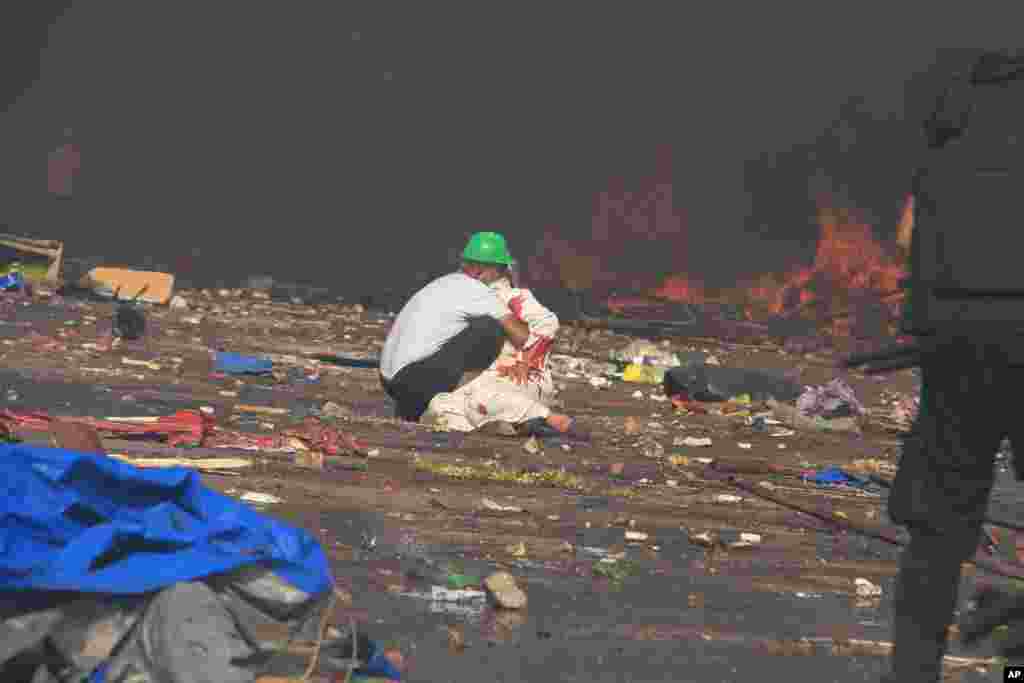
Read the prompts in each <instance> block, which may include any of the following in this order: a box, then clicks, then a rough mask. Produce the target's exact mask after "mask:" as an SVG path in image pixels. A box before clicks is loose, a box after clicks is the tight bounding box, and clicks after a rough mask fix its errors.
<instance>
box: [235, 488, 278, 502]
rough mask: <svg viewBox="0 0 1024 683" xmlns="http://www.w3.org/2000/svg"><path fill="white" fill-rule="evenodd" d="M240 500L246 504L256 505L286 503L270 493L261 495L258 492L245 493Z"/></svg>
mask: <svg viewBox="0 0 1024 683" xmlns="http://www.w3.org/2000/svg"><path fill="white" fill-rule="evenodd" d="M238 499H239V500H244V501H245V502H246V503H254V504H256V505H273V504H275V503H283V502H284V501H283V500H282V499H280V498H278V497H277V496H273V495H271V494H269V493H259V492H258V491H245V492H243V493H242V495H240V496H239V497H238Z"/></svg>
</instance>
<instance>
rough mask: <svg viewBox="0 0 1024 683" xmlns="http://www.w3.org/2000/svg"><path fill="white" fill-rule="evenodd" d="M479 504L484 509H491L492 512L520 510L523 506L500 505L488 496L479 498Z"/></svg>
mask: <svg viewBox="0 0 1024 683" xmlns="http://www.w3.org/2000/svg"><path fill="white" fill-rule="evenodd" d="M480 504H481V505H483V506H484V509H486V510H491V511H492V512H522V511H523V508H521V507H516V506H514V505H501V504H500V503H495V502H494V501H493V500H491V499H490V498H483V499H481V500H480Z"/></svg>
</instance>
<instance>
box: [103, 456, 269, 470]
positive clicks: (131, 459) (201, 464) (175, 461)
mask: <svg viewBox="0 0 1024 683" xmlns="http://www.w3.org/2000/svg"><path fill="white" fill-rule="evenodd" d="M109 456H110V457H111V458H115V459H117V460H120V461H121V462H126V463H128V464H129V465H135V466H136V467H191V468H192V469H196V470H237V469H243V468H246V467H252V461H251V460H245V459H243V458H139V457H135V456H131V455H128V454H126V453H110V454H109Z"/></svg>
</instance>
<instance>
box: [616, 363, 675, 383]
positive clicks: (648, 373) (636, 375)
mask: <svg viewBox="0 0 1024 683" xmlns="http://www.w3.org/2000/svg"><path fill="white" fill-rule="evenodd" d="M622 381H623V382H635V383H640V384H661V383H662V382H664V381H665V368H664V367H657V366H654V365H637V364H636V363H630V364H629V365H627V366H626V367H625V369H623V371H622Z"/></svg>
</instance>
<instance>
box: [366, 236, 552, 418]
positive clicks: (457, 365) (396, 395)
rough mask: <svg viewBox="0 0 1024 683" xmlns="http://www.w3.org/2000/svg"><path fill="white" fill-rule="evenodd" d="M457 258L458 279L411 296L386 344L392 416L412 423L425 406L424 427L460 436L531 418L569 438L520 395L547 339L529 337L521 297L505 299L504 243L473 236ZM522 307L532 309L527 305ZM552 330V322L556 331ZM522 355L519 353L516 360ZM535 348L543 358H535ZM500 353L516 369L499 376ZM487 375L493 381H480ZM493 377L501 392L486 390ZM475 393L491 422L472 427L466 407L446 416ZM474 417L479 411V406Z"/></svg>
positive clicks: (507, 258) (383, 371)
mask: <svg viewBox="0 0 1024 683" xmlns="http://www.w3.org/2000/svg"><path fill="white" fill-rule="evenodd" d="M462 257H463V265H462V269H461V271H460V272H456V273H452V274H449V275H445V276H442V277H440V278H438V279H436V280H434V281H433V282H431V283H430V284H428V285H427V286H426V287H424V288H423V289H421V290H420V291H418V292H417V293H416V294H414V295H413V297H412V298H411V299H410V300H409V301H408V303H406V304H405V306H404V307H403V308H402V310H401V311H400V312H399V314H398V316H397V317H396V318H395V322H394V324H393V325H392V327H391V330H390V331H389V332H388V336H387V339H385V341H384V348H383V350H382V352H381V363H380V376H381V384H382V385H383V387H384V390H385V391H386V392H387V394H388V395H389V396H390V397H391V398H392V399H393V400H394V401H395V403H396V406H397V413H398V416H399V417H400V418H402V419H404V420H407V421H410V422H418V421H420V420H421V419H422V418H424V417H425V415H424V414H425V413H427V409H428V406H429V407H430V408H431V410H430V415H428V416H426V417H427V419H428V420H436V419H438V418H439V417H440V418H444V419H445V421H446V422H447V423H448V424H447V426H448V428H449V429H453V430H458V431H472V430H473V429H476V428H478V427H479V426H482V425H483V424H486V422H487V421H494V420H501V421H505V422H513V423H525V422H527V421H529V420H537V419H539V420H540V421H541V422H542V423H543V425H544V426H545V427H548V428H550V429H553V430H555V431H560V432H564V431H567V430H568V429H569V427H570V426H571V423H572V420H571V419H570V418H568V417H567V416H564V415H554V414H552V413H551V412H550V410H548V409H547V408H546V407H545V406H544V404H543V403H541V401H540V399H541V396H540V394H537V396H536V398H532V397H531V396H530V394H529V392H528V390H527V389H526V387H529V386H530V381H529V377H530V375H531V373H530V371H529V367H528V365H529V363H533V365H534V373H533V376H535V377H536V376H537V373H536V369H537V368H536V366H537V362H538V361H539V360H541V359H542V358H543V359H544V360H546V355H547V348H548V347H550V340H549V341H548V342H547V346H543V344H542V342H543V340H542V335H538V334H534V333H531V329H530V325H529V324H528V323H527V322H526V321H525V320H524V318H528V317H531V315H530V313H527V312H524V310H523V309H524V302H525V301H526V300H527V299H526V297H525V295H523V294H511V292H512V288H511V284H510V283H509V266H510V265H511V264H512V263H513V261H512V257H511V255H510V254H509V252H508V247H507V246H506V244H505V238H504V237H503V236H502V235H500V234H498V233H494V232H481V233H477V234H475V235H473V236H472V237H471V238H470V240H469V243H468V244H467V245H466V248H465V250H464V251H463V254H462ZM502 281H504V283H505V285H502V284H500V282H502ZM530 299H531V300H532V297H530ZM525 306H526V308H527V309H528V310H532V306H531V305H530V304H525ZM557 325H558V321H557V319H554V326H555V329H557ZM538 344H541V346H538ZM524 348H525V349H526V353H525V354H523V353H521V352H522V350H523V349H524ZM541 349H542V350H543V355H542V356H536V357H535V356H534V355H533V354H536V353H538V352H539V350H541ZM506 350H507V351H508V353H507V354H505V355H506V357H516V358H517V362H516V363H510V364H507V365H502V366H501V367H502V368H503V369H501V370H500V371H499V370H498V368H497V366H496V361H498V360H499V357H500V356H502V355H503V353H504V352H505V351H506ZM517 354H518V355H517ZM485 371H487V372H485ZM492 371H493V372H492ZM499 372H500V375H499ZM492 375H495V377H494V378H493V379H491V380H487V379H484V378H485V376H486V377H491V376H492ZM499 376H500V378H501V386H502V387H504V389H505V391H496V390H495V389H494V385H493V384H488V382H492V381H497V379H498V377H499ZM548 383H549V385H550V376H549V377H548ZM473 384H475V385H476V386H475V387H472V388H470V389H469V391H468V392H462V393H461V394H460V393H459V392H458V390H459V389H460V388H463V389H464V388H466V387H470V385H473ZM477 391H479V392H481V393H480V394H479V396H480V397H484V396H485V395H486V397H487V399H488V401H487V405H486V406H485V409H487V410H491V409H494V410H495V415H494V416H492V418H491V420H484V421H476V420H475V421H473V422H470V421H469V419H468V414H467V412H468V411H466V410H465V409H464V407H463V409H460V410H456V411H454V412H450V411H451V409H452V408H453V406H455V405H456V404H457V403H458V402H459V401H460V400H461V401H462V404H463V406H465V405H466V399H465V398H464V397H465V396H467V395H473V396H477V395H478V394H477ZM453 396H454V397H455V398H453ZM460 397H463V398H460ZM435 398H436V400H435ZM506 404H507V405H506ZM473 410H475V411H479V410H480V405H479V402H477V404H476V405H474V406H473ZM460 416H461V417H462V418H463V419H462V420H460V419H459V418H460ZM508 418H514V419H508ZM531 424H533V425H534V426H537V425H538V423H537V422H533V423H531Z"/></svg>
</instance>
